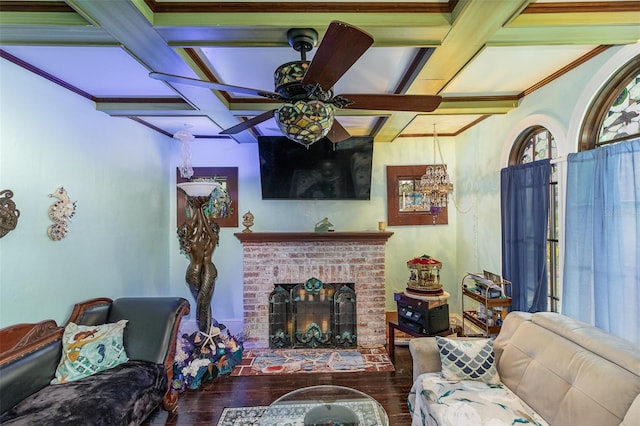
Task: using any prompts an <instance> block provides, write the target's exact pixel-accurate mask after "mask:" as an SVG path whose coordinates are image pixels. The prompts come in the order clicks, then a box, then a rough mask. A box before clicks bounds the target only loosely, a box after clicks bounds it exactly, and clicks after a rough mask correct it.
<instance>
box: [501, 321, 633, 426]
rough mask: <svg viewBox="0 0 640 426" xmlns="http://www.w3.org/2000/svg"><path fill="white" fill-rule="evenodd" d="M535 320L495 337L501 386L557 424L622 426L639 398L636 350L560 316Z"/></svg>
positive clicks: (523, 322)
mask: <svg viewBox="0 0 640 426" xmlns="http://www.w3.org/2000/svg"><path fill="white" fill-rule="evenodd" d="M518 314H519V313H517V312H512V313H510V314H509V315H508V316H507V319H506V321H505V325H509V323H510V322H511V319H512V318H513V319H516V318H518ZM530 318H531V320H529V321H522V322H519V323H518V327H517V330H515V331H514V332H513V333H512V335H511V336H509V337H508V338H505V336H502V331H501V333H500V335H499V336H498V338H496V341H495V344H496V347H498V346H500V347H501V348H502V355H501V357H500V360H499V362H498V372H499V374H500V379H501V380H502V382H503V383H504V384H505V385H506V386H508V387H509V388H510V389H511V390H513V391H514V392H516V393H517V394H518V396H519V397H520V398H522V399H523V400H524V401H526V402H527V404H529V406H531V407H532V408H533V409H534V410H536V412H538V413H539V414H540V415H541V416H543V417H544V418H545V419H546V420H547V421H548V422H550V423H552V424H558V425H565V424H580V425H598V426H603V425H619V424H620V423H621V422H622V420H623V419H624V417H625V415H626V414H627V411H628V410H629V407H630V406H631V404H632V403H633V401H634V399H635V398H636V397H637V395H638V394H639V393H640V377H639V376H638V375H637V374H636V373H635V372H634V370H636V369H635V368H633V365H634V362H632V361H631V359H633V358H634V357H633V356H632V355H631V354H632V352H633V351H632V350H626V349H625V348H627V347H633V345H632V344H631V343H628V342H625V341H624V339H620V338H616V337H615V336H612V335H607V334H604V333H603V332H602V331H601V330H598V329H596V328H595V327H592V326H590V325H587V324H584V323H581V322H579V321H576V320H573V319H571V318H567V317H565V316H561V315H560V314H556V313H551V312H544V313H536V314H533V315H531V317H530ZM598 341H599V342H600V345H598ZM598 346H602V347H598ZM618 348H619V349H620V351H618V350H617V349H618ZM635 348H636V350H635V353H636V355H635V364H636V365H637V362H638V355H637V353H638V352H637V346H635Z"/></svg>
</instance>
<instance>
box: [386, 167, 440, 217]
mask: <svg viewBox="0 0 640 426" xmlns="http://www.w3.org/2000/svg"><path fill="white" fill-rule="evenodd" d="M425 169H426V165H425V166H387V224H388V225H389V226H409V225H447V224H448V223H449V212H448V208H447V207H446V206H445V207H441V208H439V209H437V210H433V209H431V208H430V206H426V205H425V204H424V202H423V199H422V193H421V192H420V179H421V177H422V175H423V174H424V172H425Z"/></svg>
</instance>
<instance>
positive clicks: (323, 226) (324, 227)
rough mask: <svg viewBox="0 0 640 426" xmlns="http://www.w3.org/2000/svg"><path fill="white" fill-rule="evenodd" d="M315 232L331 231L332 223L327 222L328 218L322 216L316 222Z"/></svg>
mask: <svg viewBox="0 0 640 426" xmlns="http://www.w3.org/2000/svg"><path fill="white" fill-rule="evenodd" d="M314 231H315V232H333V224H332V223H331V222H329V219H328V218H326V217H325V218H323V219H322V220H321V221H320V222H318V223H316V226H315V228H314Z"/></svg>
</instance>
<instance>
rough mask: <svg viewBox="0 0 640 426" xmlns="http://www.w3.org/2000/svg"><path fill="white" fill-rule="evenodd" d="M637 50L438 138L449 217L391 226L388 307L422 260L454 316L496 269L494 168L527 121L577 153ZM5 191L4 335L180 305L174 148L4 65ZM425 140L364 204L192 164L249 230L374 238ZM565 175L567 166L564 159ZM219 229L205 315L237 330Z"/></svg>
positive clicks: (409, 145)
mask: <svg viewBox="0 0 640 426" xmlns="http://www.w3.org/2000/svg"><path fill="white" fill-rule="evenodd" d="M637 53H638V45H635V46H630V47H625V48H613V49H610V50H608V51H607V52H605V53H604V54H602V55H600V56H598V57H596V58H594V59H592V60H591V61H589V62H587V63H585V64H583V65H581V66H580V67H579V68H578V69H576V70H573V71H571V72H570V73H569V74H567V75H565V76H563V77H561V78H560V79H558V80H556V81H554V82H552V83H551V84H549V85H548V86H545V87H543V88H542V89H540V90H537V91H536V92H534V93H532V94H531V95H529V96H528V97H527V98H526V99H525V100H524V101H523V102H522V104H521V105H520V107H519V108H517V109H516V110H514V111H512V112H511V113H509V114H506V115H501V116H493V117H491V118H489V119H487V120H485V121H483V122H482V123H480V124H479V125H476V126H474V127H472V128H471V129H469V130H468V131H466V132H465V133H463V134H462V135H459V136H457V137H456V138H440V143H441V147H442V150H443V155H444V159H445V161H446V162H447V163H448V166H449V170H450V172H451V173H452V175H454V179H453V183H454V185H455V192H454V197H455V201H456V204H457V207H458V209H456V207H455V206H451V207H450V214H449V225H447V226H432V225H424V226H409V227H403V226H399V227H391V226H389V227H388V230H389V231H392V232H394V235H393V236H392V237H391V239H390V240H389V242H388V243H387V248H386V253H387V264H386V267H387V272H386V280H387V309H388V310H395V303H394V301H393V293H394V292H398V291H402V290H403V289H404V288H405V285H406V280H407V270H406V266H405V262H406V261H407V260H408V259H410V258H413V257H415V256H420V255H422V254H429V255H431V256H434V257H435V258H436V259H439V260H441V261H442V262H443V263H444V267H443V270H442V282H443V284H444V286H445V289H446V290H447V291H449V292H450V293H451V298H450V300H449V303H450V305H451V306H450V309H451V312H458V313H459V312H460V291H459V287H460V280H461V278H462V276H463V275H464V274H465V273H466V272H468V271H480V270H482V269H488V270H491V271H494V272H498V273H499V272H500V271H501V248H500V247H501V245H500V197H499V191H500V185H499V182H500V179H499V171H500V169H501V168H502V167H504V166H505V165H506V158H507V155H508V152H509V149H510V147H511V144H512V142H513V140H514V139H515V138H516V137H517V135H518V133H519V132H520V131H522V130H524V128H526V127H527V126H528V125H531V124H542V125H544V126H547V127H548V128H549V129H550V130H551V131H552V133H553V134H554V137H555V138H556V140H558V141H559V144H560V145H561V151H560V152H561V155H562V156H566V153H567V152H572V151H574V150H575V138H576V134H577V130H576V129H577V127H578V124H579V122H580V121H581V117H582V116H583V115H584V111H585V109H586V108H587V106H588V101H589V100H590V99H591V98H592V97H593V96H595V93H596V92H597V90H598V85H597V84H596V83H594V78H599V79H600V80H599V81H605V80H606V78H608V76H609V75H610V74H611V73H613V71H615V69H616V68H617V67H619V66H620V65H622V64H623V63H624V62H625V60H628V59H630V58H631V57H632V56H633V55H634V54H637ZM0 85H1V86H0V92H1V95H2V98H1V102H0V189H12V190H13V191H14V192H15V197H14V201H15V202H16V203H17V205H18V208H19V209H20V211H21V213H22V214H21V217H20V220H19V224H18V228H17V229H16V230H15V231H13V232H11V233H9V234H8V235H7V236H5V237H4V238H2V239H0V326H6V325H9V324H13V323H18V322H34V321H38V320H41V319H45V318H53V319H55V320H57V321H62V320H64V319H65V318H66V316H67V314H68V313H69V312H70V309H71V306H72V305H73V303H75V302H77V301H81V300H84V299H87V298H90V297H97V296H108V297H118V296H121V295H179V296H183V297H185V298H187V299H189V300H191V296H190V294H189V292H188V290H187V287H186V285H185V281H184V272H185V269H186V267H187V264H188V261H187V259H186V257H184V256H183V255H181V254H180V250H179V246H178V241H177V238H176V234H175V229H176V212H175V211H176V205H175V196H176V193H175V191H176V189H175V167H176V166H177V165H178V164H179V145H178V144H177V143H176V141H173V140H172V139H170V138H168V137H165V136H162V135H159V134H157V133H155V132H152V131H150V130H148V129H146V128H145V127H143V126H141V125H139V124H136V123H134V122H133V121H130V120H127V119H123V118H112V117H109V116H107V115H105V114H103V113H100V112H96V111H95V106H94V104H93V103H92V102H90V101H88V100H86V99H84V98H82V97H80V96H78V95H75V94H73V93H70V92H69V91H67V90H65V89H63V88H61V87H58V86H56V85H54V84H52V83H50V82H47V81H45V80H43V79H41V78H39V77H37V76H34V75H32V74H31V73H29V72H26V71H24V70H22V69H20V68H18V67H16V66H14V65H12V64H10V63H8V62H6V61H4V60H1V61H0ZM431 152H432V139H431V138H426V139H425V138H422V139H409V138H399V139H397V140H396V141H395V142H393V143H376V144H375V147H374V168H373V178H372V179H373V186H372V194H371V200H370V201H352V202H344V201H340V202H331V201H322V202H321V201H275V200H270V201H262V199H261V195H260V180H259V179H260V178H259V170H258V153H257V145H254V144H247V145H239V144H236V143H235V142H234V141H230V140H220V139H212V140H197V141H195V142H194V143H193V165H194V166H231V167H234V166H235V167H238V169H239V200H238V201H239V203H238V204H239V206H238V213H239V214H240V215H242V214H243V213H245V212H246V211H248V210H250V211H251V212H252V213H253V214H254V215H255V218H256V219H255V225H254V227H253V230H254V231H263V232H278V231H311V230H313V226H314V224H315V223H316V222H317V221H318V220H320V219H322V218H323V217H325V216H327V217H329V219H330V220H331V222H332V223H333V224H334V225H335V229H336V230H337V231H366V230H370V231H373V230H375V229H376V227H377V222H378V221H381V220H384V221H387V217H386V174H385V167H386V166H387V165H413V164H424V163H426V162H429V161H430V160H431V154H430V153H431ZM561 165H562V163H561ZM59 185H64V186H65V187H66V188H67V189H68V191H69V194H70V196H71V198H72V199H73V200H77V201H78V212H77V214H76V217H74V218H73V220H72V223H71V230H70V233H69V236H68V237H67V238H66V239H64V240H62V241H59V242H52V241H50V240H49V239H48V238H47V236H46V229H47V226H48V225H49V224H50V223H51V222H50V221H49V219H48V217H47V209H48V207H49V206H50V205H51V201H52V200H51V199H50V198H48V197H47V194H49V193H51V192H53V191H54V190H55V188H56V187H57V186H59ZM241 229H242V227H238V228H222V232H221V236H220V246H219V248H218V249H217V250H216V252H215V254H214V257H213V259H214V262H215V264H216V266H217V268H218V271H219V275H218V280H217V285H216V290H215V293H214V296H213V302H212V307H213V312H214V316H215V317H216V318H217V319H218V320H220V321H223V322H226V323H229V324H228V325H229V326H230V327H233V328H234V329H235V330H234V331H239V330H241V327H242V324H241V322H242V246H241V244H240V242H239V241H238V240H237V239H236V238H235V237H234V236H233V233H234V232H240V231H241Z"/></svg>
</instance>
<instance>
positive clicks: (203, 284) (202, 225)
mask: <svg viewBox="0 0 640 426" xmlns="http://www.w3.org/2000/svg"><path fill="white" fill-rule="evenodd" d="M192 183H193V184H194V185H197V184H198V183H199V182H189V183H184V184H178V186H180V187H181V188H183V189H185V188H187V185H189V184H192ZM208 184H209V185H210V187H209V188H208V189H207V191H209V190H210V189H212V190H211V192H210V194H209V195H206V196H202V195H187V202H188V204H189V207H190V210H191V220H187V221H186V222H185V223H183V224H182V225H180V227H179V228H178V238H179V240H180V249H181V250H182V252H184V253H185V254H186V255H187V256H189V266H188V267H187V272H186V276H185V279H186V281H187V285H188V286H189V291H190V292H191V295H192V296H193V298H194V300H195V301H196V322H197V323H198V329H199V331H200V333H201V334H202V335H204V336H206V337H207V338H208V339H210V338H211V336H212V334H214V331H215V327H216V326H217V323H215V324H214V322H215V321H214V320H213V319H212V316H211V298H212V297H213V290H214V289H215V284H216V278H217V277H218V271H217V270H216V267H215V265H214V264H213V261H212V260H211V257H212V256H213V252H214V250H215V248H216V246H217V245H218V234H219V232H220V225H218V223H216V221H215V218H217V217H226V216H227V215H228V214H229V213H230V205H231V199H230V197H229V195H228V193H227V191H226V190H225V189H224V188H223V187H222V185H220V184H219V183H217V182H208ZM185 192H187V190H186V189H185Z"/></svg>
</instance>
